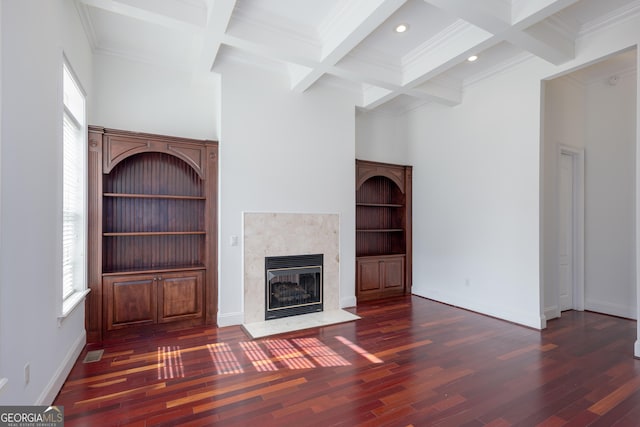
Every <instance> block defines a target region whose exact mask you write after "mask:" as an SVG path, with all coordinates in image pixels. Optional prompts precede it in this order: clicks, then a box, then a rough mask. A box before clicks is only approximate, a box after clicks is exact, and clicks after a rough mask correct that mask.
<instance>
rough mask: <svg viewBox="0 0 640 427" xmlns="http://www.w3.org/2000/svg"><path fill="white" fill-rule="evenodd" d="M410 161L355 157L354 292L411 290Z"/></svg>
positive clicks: (362, 295) (362, 296) (375, 294)
mask: <svg viewBox="0 0 640 427" xmlns="http://www.w3.org/2000/svg"><path fill="white" fill-rule="evenodd" d="M411 172H412V168H411V166H402V165H392V164H387V163H379V162H371V161H365V160H356V297H357V298H358V300H359V301H364V300H371V299H379V298H385V297H390V296H397V295H405V294H409V293H410V292H411Z"/></svg>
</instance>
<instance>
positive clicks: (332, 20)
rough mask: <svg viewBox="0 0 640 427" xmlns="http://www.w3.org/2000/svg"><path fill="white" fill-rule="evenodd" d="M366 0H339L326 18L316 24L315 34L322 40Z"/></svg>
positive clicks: (351, 15)
mask: <svg viewBox="0 0 640 427" xmlns="http://www.w3.org/2000/svg"><path fill="white" fill-rule="evenodd" d="M367 1H368V0H349V1H343V2H339V3H338V4H337V5H336V6H334V7H333V9H332V10H331V12H330V13H329V15H328V16H327V18H326V19H324V20H323V21H322V22H321V23H320V25H319V26H318V29H317V36H318V39H319V40H320V42H321V43H322V42H324V41H325V40H326V39H327V38H328V35H329V34H331V33H332V32H333V31H334V30H335V29H336V28H339V27H340V25H341V24H342V23H343V22H344V21H346V20H349V19H352V17H353V16H354V14H356V12H357V11H358V9H359V7H360V5H362V4H363V3H366V2H367ZM369 1H370V0H369Z"/></svg>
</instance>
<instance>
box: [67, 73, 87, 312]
mask: <svg viewBox="0 0 640 427" xmlns="http://www.w3.org/2000/svg"><path fill="white" fill-rule="evenodd" d="M62 86H63V91H62V93H63V96H64V113H63V117H62V129H63V138H62V140H63V143H62V145H63V177H62V181H63V187H62V188H63V189H62V192H63V203H62V299H63V307H62V311H63V314H67V313H68V312H69V311H70V310H71V309H72V308H73V307H74V306H75V305H76V304H77V302H79V301H80V299H81V298H82V297H83V296H84V295H85V294H86V288H87V285H86V281H87V280H86V277H87V276H86V258H85V254H86V247H87V244H86V228H87V214H86V212H87V208H86V205H87V203H86V175H87V173H86V163H87V162H86V155H85V146H86V144H85V135H86V120H85V96H84V93H83V91H82V89H81V88H80V85H79V84H78V82H77V81H76V79H75V77H74V75H73V73H72V71H71V69H70V68H69V65H68V64H67V63H66V62H65V63H64V65H63V81H62Z"/></svg>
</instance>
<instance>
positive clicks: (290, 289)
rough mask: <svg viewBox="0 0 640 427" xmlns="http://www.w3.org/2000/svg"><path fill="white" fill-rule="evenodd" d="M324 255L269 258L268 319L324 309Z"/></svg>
mask: <svg viewBox="0 0 640 427" xmlns="http://www.w3.org/2000/svg"><path fill="white" fill-rule="evenodd" d="M322 265H323V255H322V254H315V255H293V256H278V257H266V258H265V290H266V298H265V306H266V307H265V320H271V319H277V318H280V317H287V316H296V315H298V314H306V313H315V312H318V311H322V310H323V301H322Z"/></svg>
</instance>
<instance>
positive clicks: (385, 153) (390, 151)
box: [356, 111, 411, 165]
mask: <svg viewBox="0 0 640 427" xmlns="http://www.w3.org/2000/svg"><path fill="white" fill-rule="evenodd" d="M356 158H358V159H360V160H372V161H376V162H385V163H395V164H401V165H408V164H411V162H410V161H409V153H408V146H407V126H406V119H405V116H404V115H392V114H385V113H379V112H376V111H359V112H358V113H357V114H356Z"/></svg>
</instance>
